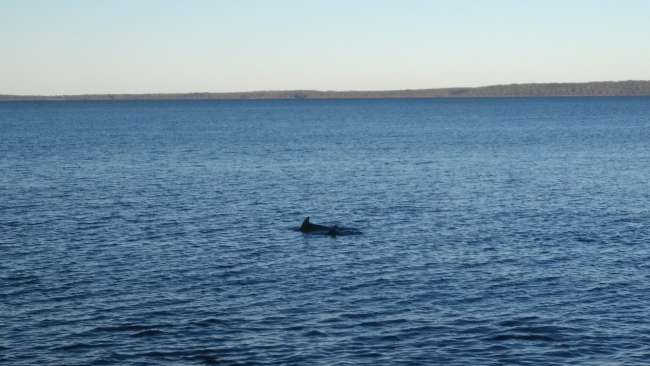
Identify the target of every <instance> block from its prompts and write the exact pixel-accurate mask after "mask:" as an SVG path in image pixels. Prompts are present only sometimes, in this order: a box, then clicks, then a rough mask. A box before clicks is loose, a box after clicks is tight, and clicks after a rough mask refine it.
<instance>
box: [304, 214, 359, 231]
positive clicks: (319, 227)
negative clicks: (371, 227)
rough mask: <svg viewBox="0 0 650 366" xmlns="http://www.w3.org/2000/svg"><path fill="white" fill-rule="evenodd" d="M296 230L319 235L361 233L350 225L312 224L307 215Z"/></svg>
mask: <svg viewBox="0 0 650 366" xmlns="http://www.w3.org/2000/svg"><path fill="white" fill-rule="evenodd" d="M298 231H300V232H302V233H305V234H319V235H329V236H339V235H359V234H361V232H360V231H359V230H357V229H354V228H351V227H344V226H337V225H333V226H325V225H318V224H312V223H311V222H310V221H309V216H307V217H306V218H305V220H304V221H303V222H302V225H300V228H298Z"/></svg>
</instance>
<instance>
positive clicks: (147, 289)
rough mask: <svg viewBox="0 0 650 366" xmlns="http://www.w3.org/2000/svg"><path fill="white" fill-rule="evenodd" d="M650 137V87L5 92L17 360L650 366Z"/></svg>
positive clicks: (4, 193)
mask: <svg viewBox="0 0 650 366" xmlns="http://www.w3.org/2000/svg"><path fill="white" fill-rule="evenodd" d="M649 142H650V98H557V99H543V98H530V99H441V100H351V101H307V100H303V101H229V102H223V101H222V102H219V101H216V102H215V101H210V102H208V101H205V102H191V101H183V102H62V103H57V102H47V103H30V102H21V103H0V363H4V364H11V365H33V364H38V363H43V364H65V365H88V364H121V365H146V364H168V365H178V364H188V365H193V364H226V365H227V364H242V365H244V364H287V365H305V364H309V365H378V364H412V365H418V364H446V365H468V364H482V365H489V364H495V365H496V364H521V365H556V364H568V363H575V364H582V365H604V364H625V365H634V364H638V365H642V364H647V359H648V358H649V357H650V321H648V319H649V318H650V308H648V304H649V303H650V285H649V283H650V282H649V280H650V264H649V263H650V251H649V248H648V246H649V245H650V243H649V242H650V240H649V239H650V228H649V227H648V223H649V222H650V211H649V210H648V207H649V204H650V189H649V188H650V187H649V185H648V178H649V177H650V143H649ZM307 215H309V216H311V218H312V221H314V222H317V223H326V224H338V225H344V226H351V227H355V228H358V229H360V230H361V231H362V232H363V235H358V236H357V235H355V236H342V237H336V238H330V237H327V236H309V235H304V234H301V233H297V232H295V231H294V230H291V228H295V227H296V226H298V225H300V223H301V222H302V220H303V219H304V217H305V216H307Z"/></svg>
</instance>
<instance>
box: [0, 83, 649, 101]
mask: <svg viewBox="0 0 650 366" xmlns="http://www.w3.org/2000/svg"><path fill="white" fill-rule="evenodd" d="M622 83H650V79H649V80H643V79H628V80H599V81H583V82H528V83H504V84H488V85H481V86H457V87H434V88H404V89H376V90H372V89H348V90H342V89H326V90H323V89H258V90H246V91H225V92H224V91H220V92H212V91H195V92H141V93H137V92H136V93H131V92H124V93H111V92H109V93H80V94H3V93H0V97H1V98H16V99H30V98H45V99H57V98H88V97H107V98H110V97H155V96H162V97H173V96H188V97H189V96H201V95H203V96H214V97H218V96H224V97H227V96H230V97H232V96H236V95H239V96H246V95H248V96H254V95H256V94H257V95H267V94H278V95H281V94H282V93H294V94H295V93H313V94H316V95H318V94H340V95H344V94H346V93H351V94H363V93H367V94H376V95H379V94H388V93H418V92H445V91H450V92H451V91H475V90H481V89H489V88H512V87H522V86H528V87H533V86H541V87H553V86H586V85H589V84H591V85H595V84H598V85H602V84H622ZM451 96H452V97H453V96H454V95H451ZM304 97H305V98H308V97H307V96H304ZM296 98H299V97H296Z"/></svg>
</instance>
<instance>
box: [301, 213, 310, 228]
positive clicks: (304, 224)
mask: <svg viewBox="0 0 650 366" xmlns="http://www.w3.org/2000/svg"><path fill="white" fill-rule="evenodd" d="M309 225H311V223H310V222H309V216H307V217H305V219H304V220H303V222H302V225H300V231H305V230H307V229H308V228H309Z"/></svg>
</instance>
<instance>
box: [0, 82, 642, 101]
mask: <svg viewBox="0 0 650 366" xmlns="http://www.w3.org/2000/svg"><path fill="white" fill-rule="evenodd" d="M639 96H650V81H646V80H627V81H598V82H586V83H539V84H537V83H533V84H507V85H490V86H481V87H473V88H437V89H404V90H382V91H320V90H275V91H250V92H227V93H159V94H156V93H151V94H84V95H3V94H0V101H111V100H114V101H130V100H133V101H135V100H151V101H154V100H271V99H282V100H300V99H430V98H477V97H478V98H481V97H485V98H490V97H494V98H498V97H639Z"/></svg>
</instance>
